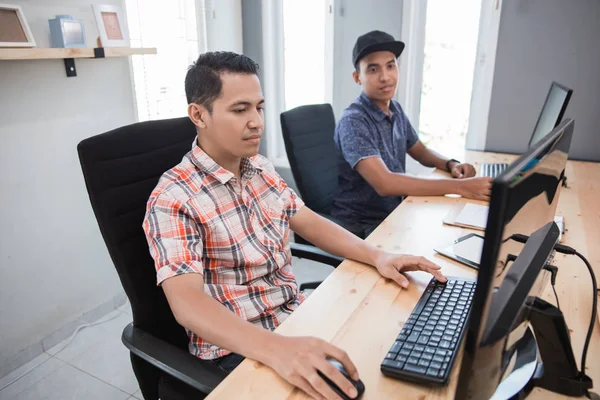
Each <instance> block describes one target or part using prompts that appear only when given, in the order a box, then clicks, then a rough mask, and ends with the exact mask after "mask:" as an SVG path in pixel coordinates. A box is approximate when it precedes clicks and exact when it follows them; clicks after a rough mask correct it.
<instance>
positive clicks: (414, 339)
mask: <svg viewBox="0 0 600 400" xmlns="http://www.w3.org/2000/svg"><path fill="white" fill-rule="evenodd" d="M417 340H419V332H413V333H411V335H410V336H409V337H407V338H406V341H407V342H408V343H416V342H417Z"/></svg>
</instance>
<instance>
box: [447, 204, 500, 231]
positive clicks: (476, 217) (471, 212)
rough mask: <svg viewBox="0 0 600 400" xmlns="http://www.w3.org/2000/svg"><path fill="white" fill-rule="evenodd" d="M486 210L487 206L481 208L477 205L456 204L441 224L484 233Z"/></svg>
mask: <svg viewBox="0 0 600 400" xmlns="http://www.w3.org/2000/svg"><path fill="white" fill-rule="evenodd" d="M488 210H489V207H488V206H482V205H479V204H473V203H462V204H456V205H455V206H454V207H452V208H451V209H450V211H449V212H448V214H447V215H446V216H445V217H444V219H443V222H444V223H445V224H447V225H455V226H461V227H463V228H469V229H476V230H479V231H485V224H486V222H487V217H488Z"/></svg>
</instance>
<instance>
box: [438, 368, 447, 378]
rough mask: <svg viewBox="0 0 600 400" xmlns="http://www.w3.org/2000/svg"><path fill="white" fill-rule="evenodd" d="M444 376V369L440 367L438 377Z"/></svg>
mask: <svg viewBox="0 0 600 400" xmlns="http://www.w3.org/2000/svg"><path fill="white" fill-rule="evenodd" d="M445 376H446V370H445V369H440V373H439V374H438V378H444V377H445Z"/></svg>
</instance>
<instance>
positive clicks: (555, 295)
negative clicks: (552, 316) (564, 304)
mask: <svg viewBox="0 0 600 400" xmlns="http://www.w3.org/2000/svg"><path fill="white" fill-rule="evenodd" d="M552 291H553V292H554V297H555V298H556V308H558V311H560V303H559V302H558V295H557V294H556V289H555V288H554V285H552Z"/></svg>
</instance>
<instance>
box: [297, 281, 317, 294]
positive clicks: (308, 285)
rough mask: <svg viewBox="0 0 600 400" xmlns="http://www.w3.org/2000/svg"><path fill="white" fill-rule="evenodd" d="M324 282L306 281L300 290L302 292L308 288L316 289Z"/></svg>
mask: <svg viewBox="0 0 600 400" xmlns="http://www.w3.org/2000/svg"><path fill="white" fill-rule="evenodd" d="M321 283H323V282H304V283H301V284H300V288H299V290H300V291H301V292H303V291H305V290H306V289H316V288H318V287H319V285H320V284H321Z"/></svg>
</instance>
